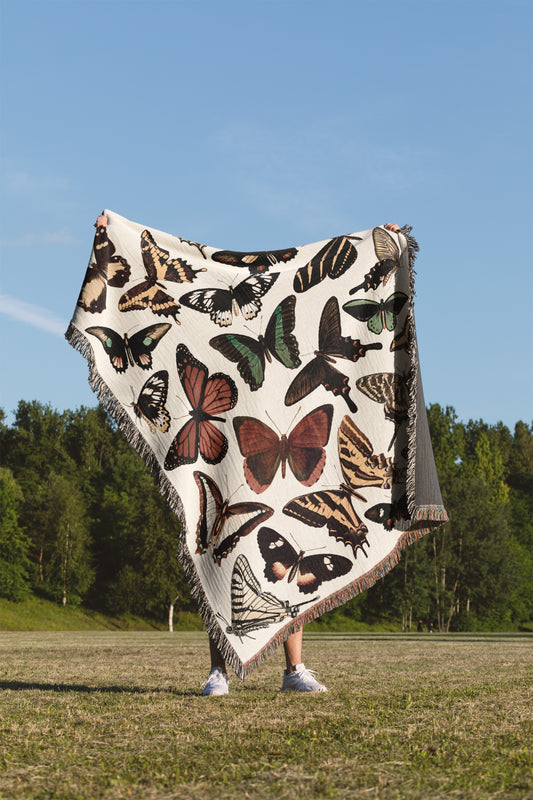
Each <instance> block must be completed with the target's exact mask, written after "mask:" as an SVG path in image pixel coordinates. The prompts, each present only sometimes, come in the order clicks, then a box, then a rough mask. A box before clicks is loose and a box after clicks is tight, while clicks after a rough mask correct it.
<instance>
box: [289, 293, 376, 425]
mask: <svg viewBox="0 0 533 800" xmlns="http://www.w3.org/2000/svg"><path fill="white" fill-rule="evenodd" d="M381 348H382V345H381V344H380V343H379V342H375V343H371V344H361V342H360V340H359V339H351V338H350V337H349V336H341V318H340V311H339V304H338V302H337V298H336V297H330V299H329V300H328V301H327V303H326V304H325V306H324V308H323V310H322V315H321V317H320V323H319V327H318V350H315V357H314V358H313V359H312V360H311V361H309V362H308V363H307V364H306V365H305V366H304V367H303V369H301V370H300V372H299V373H298V375H296V377H295V378H294V380H293V382H292V383H291V385H290V386H289V388H288V389H287V393H286V395H285V405H286V406H292V405H293V404H294V403H297V402H298V401H299V400H301V399H302V398H303V397H306V396H307V395H308V394H310V393H311V392H312V391H314V390H315V389H317V388H318V387H319V386H323V387H324V389H326V391H328V392H332V393H333V394H334V395H335V396H336V395H341V396H342V397H343V398H344V399H345V400H346V403H347V405H348V408H349V409H350V411H352V412H353V413H354V414H355V412H356V411H357V406H356V405H355V403H354V401H353V400H352V398H351V397H350V387H349V386H348V376H347V375H343V373H342V372H340V371H339V370H338V369H335V367H334V366H333V364H335V359H337V358H344V359H346V360H348V361H354V362H355V361H357V360H358V359H359V358H363V357H364V356H365V355H366V353H367V351H368V350H381Z"/></svg>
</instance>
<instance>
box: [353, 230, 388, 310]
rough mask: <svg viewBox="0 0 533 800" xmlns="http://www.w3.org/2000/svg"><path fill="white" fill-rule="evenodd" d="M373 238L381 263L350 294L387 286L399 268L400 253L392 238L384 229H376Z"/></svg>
mask: <svg viewBox="0 0 533 800" xmlns="http://www.w3.org/2000/svg"><path fill="white" fill-rule="evenodd" d="M372 238H373V240H374V249H375V251H376V255H377V257H378V259H379V261H378V262H377V264H375V265H374V266H373V267H372V268H371V269H370V271H369V272H367V274H366V275H365V279H364V281H363V282H362V283H360V284H359V286H355V287H354V288H353V289H350V291H349V294H355V293H356V292H358V291H359V289H364V290H365V292H368V290H369V289H377V288H378V286H379V285H380V283H382V284H383V286H386V284H387V281H388V280H389V278H390V276H391V275H392V274H393V273H394V272H395V270H396V269H397V268H398V263H399V259H400V251H399V250H398V245H397V244H396V242H395V241H394V239H393V238H392V236H391V235H390V234H389V233H387V231H386V230H385V229H384V228H374V230H373V231H372Z"/></svg>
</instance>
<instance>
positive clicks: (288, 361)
mask: <svg viewBox="0 0 533 800" xmlns="http://www.w3.org/2000/svg"><path fill="white" fill-rule="evenodd" d="M295 302H296V298H295V297H294V295H293V294H292V295H290V296H289V297H286V298H285V300H282V301H281V303H280V304H279V305H278V306H277V308H276V309H274V313H273V314H272V316H271V317H270V320H269V322H268V325H267V328H266V331H265V335H264V336H259V337H258V338H257V339H252V337H251V336H245V335H244V334H240V333H221V334H220V336H215V337H214V338H213V339H210V341H209V344H210V345H211V347H214V348H215V350H218V351H219V352H220V353H222V355H223V356H225V357H226V358H228V359H229V360H230V361H234V362H236V363H237V369H238V370H239V374H240V376H241V378H242V379H243V380H244V381H246V383H247V384H248V386H249V387H250V389H251V390H252V392H255V391H257V389H259V388H261V386H262V385H263V381H264V379H265V358H266V360H267V361H269V362H272V356H274V358H275V359H276V360H277V361H279V362H280V363H281V364H283V366H285V367H287V368H288V369H295V368H296V367H299V366H300V364H301V363H302V362H301V361H300V357H299V352H298V342H297V341H296V337H295V336H294V335H293V334H292V331H293V330H294V323H295V317H294V305H295Z"/></svg>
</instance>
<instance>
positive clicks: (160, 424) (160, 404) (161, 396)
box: [132, 369, 170, 433]
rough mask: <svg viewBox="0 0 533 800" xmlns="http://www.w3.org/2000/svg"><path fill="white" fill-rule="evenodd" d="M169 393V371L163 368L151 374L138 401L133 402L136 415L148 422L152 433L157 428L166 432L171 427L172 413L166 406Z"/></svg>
mask: <svg viewBox="0 0 533 800" xmlns="http://www.w3.org/2000/svg"><path fill="white" fill-rule="evenodd" d="M167 394H168V372H167V371H166V369H162V370H160V371H159V372H154V374H153V375H150V377H149V378H148V380H147V381H146V383H145V384H144V386H143V387H142V389H141V391H140V392H139V397H138V398H137V402H136V403H133V404H132V405H133V411H134V412H135V416H137V417H138V418H139V419H140V420H144V421H145V422H147V423H148V427H149V428H150V432H151V433H155V431H156V429H157V430H159V431H162V433H165V432H166V431H168V429H169V427H170V414H169V413H168V411H167V409H166V408H165V403H166V401H167Z"/></svg>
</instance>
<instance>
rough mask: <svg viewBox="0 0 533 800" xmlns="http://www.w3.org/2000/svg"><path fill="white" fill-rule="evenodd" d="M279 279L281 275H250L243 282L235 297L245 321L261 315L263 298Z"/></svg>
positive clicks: (234, 291) (234, 294)
mask: <svg viewBox="0 0 533 800" xmlns="http://www.w3.org/2000/svg"><path fill="white" fill-rule="evenodd" d="M278 278H279V273H268V274H264V275H250V277H249V278H245V279H244V280H243V281H241V282H240V283H239V284H237V286H236V287H235V288H234V290H233V297H234V298H235V302H236V303H237V305H238V306H239V308H240V310H241V313H242V315H243V317H244V319H253V318H254V317H256V316H257V314H258V313H259V311H260V309H261V307H262V303H261V298H262V297H263V296H264V295H265V294H266V293H267V292H268V290H269V289H270V288H271V287H272V286H273V285H274V283H275V282H276V281H277V279H278Z"/></svg>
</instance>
